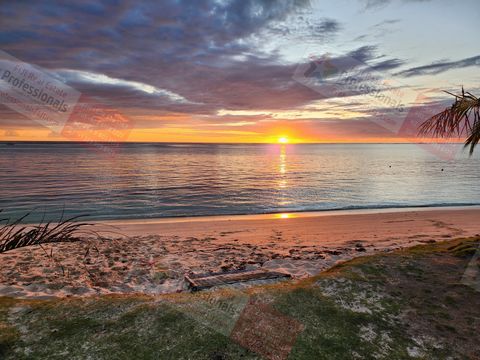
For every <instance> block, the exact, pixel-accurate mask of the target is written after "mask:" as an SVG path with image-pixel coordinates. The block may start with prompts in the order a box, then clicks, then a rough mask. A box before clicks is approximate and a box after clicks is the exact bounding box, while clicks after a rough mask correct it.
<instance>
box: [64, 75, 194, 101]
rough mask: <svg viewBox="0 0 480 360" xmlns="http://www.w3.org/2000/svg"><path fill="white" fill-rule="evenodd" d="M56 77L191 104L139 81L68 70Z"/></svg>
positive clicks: (73, 82)
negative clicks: (135, 91)
mask: <svg viewBox="0 0 480 360" xmlns="http://www.w3.org/2000/svg"><path fill="white" fill-rule="evenodd" d="M56 75H58V76H60V77H61V78H63V79H64V80H66V81H67V82H69V83H71V84H72V85H75V84H79V83H90V84H99V85H107V86H108V85H112V86H114V87H119V88H122V87H124V88H127V89H132V90H137V91H140V92H143V93H146V94H149V95H156V96H165V97H167V98H168V99H170V100H171V101H173V102H178V103H189V101H188V100H187V99H185V98H184V97H183V96H181V95H179V94H176V93H174V92H171V91H169V90H166V89H159V88H157V87H155V86H152V85H149V84H145V83H142V82H138V81H129V80H123V79H117V78H112V77H110V76H107V75H104V74H98V73H93V72H88V71H80V70H68V69H64V70H59V71H56Z"/></svg>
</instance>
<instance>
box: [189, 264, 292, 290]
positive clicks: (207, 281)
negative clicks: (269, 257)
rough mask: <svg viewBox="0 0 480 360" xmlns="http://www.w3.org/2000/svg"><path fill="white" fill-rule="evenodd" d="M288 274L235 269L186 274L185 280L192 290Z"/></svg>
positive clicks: (288, 275)
mask: <svg viewBox="0 0 480 360" xmlns="http://www.w3.org/2000/svg"><path fill="white" fill-rule="evenodd" d="M289 277H290V274H285V273H282V272H278V271H268V270H265V269H255V270H237V271H229V272H222V273H213V274H212V273H210V274H187V275H185V280H186V281H187V282H188V284H189V286H190V289H192V291H198V290H203V289H207V288H210V287H212V286H218V285H224V284H233V283H237V282H244V281H250V280H266V279H277V278H289Z"/></svg>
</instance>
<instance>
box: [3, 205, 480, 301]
mask: <svg viewBox="0 0 480 360" xmlns="http://www.w3.org/2000/svg"><path fill="white" fill-rule="evenodd" d="M402 210H403V211H400V209H398V210H396V211H382V212H378V211H377V212H368V213H367V212H365V211H362V213H359V212H358V211H357V212H355V213H352V212H351V211H349V212H348V213H339V212H335V214H326V213H325V212H322V213H321V214H317V213H316V214H312V213H310V214H304V216H291V217H289V216H287V217H282V216H276V217H273V216H272V215H271V214H269V215H260V216H257V215H250V216H246V217H245V216H235V217H233V219H232V217H225V218H213V217H208V218H203V219H202V218H195V220H191V221H182V222H179V221H166V220H165V219H161V220H160V221H158V220H156V221H151V220H149V219H148V220H145V221H142V220H140V221H138V220H136V221H114V222H112V221H110V222H97V223H96V228H95V230H96V231H99V232H100V233H101V232H102V231H105V234H109V235H108V236H109V237H108V238H105V239H97V240H92V241H86V242H81V243H66V244H65V243H64V244H56V245H47V246H44V249H41V248H39V247H31V248H23V249H17V250H13V251H10V252H6V253H4V254H1V255H0V257H1V259H2V261H1V262H0V264H1V265H0V267H1V271H0V295H4V296H12V297H19V298H24V297H25V298H49V297H68V296H90V295H98V294H118V293H120V294H128V293H142V294H149V295H156V294H164V293H173V292H180V291H186V290H187V288H186V283H185V280H184V275H185V274H187V273H212V272H213V273H216V272H227V271H232V270H233V271H235V270H244V269H246V270H254V269H264V270H271V271H278V272H283V273H287V274H289V275H291V276H292V278H293V279H302V278H306V277H310V276H313V275H316V274H318V273H320V272H322V271H324V270H326V269H328V268H330V267H332V266H334V265H336V264H338V263H339V262H344V261H347V260H350V259H352V258H355V257H359V256H363V255H371V254H375V253H380V252H389V251H392V250H396V249H401V248H406V247H410V246H414V245H418V244H425V243H433V242H438V241H442V240H448V239H454V238H459V237H470V236H475V235H477V234H478V233H480V226H479V225H478V219H479V218H480V208H478V207H477V208H472V207H467V208H461V209H452V208H442V209H438V208H435V209H432V208H428V209H425V208H421V209H416V210H410V211H405V210H404V209H402ZM112 226H114V227H115V228H114V229H115V232H116V233H115V234H113V233H112V229H113V228H112ZM109 232H110V233H109ZM44 250H45V251H44ZM50 252H51V253H50ZM232 286H235V285H230V287H232ZM239 286H240V285H239Z"/></svg>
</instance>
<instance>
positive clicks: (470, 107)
mask: <svg viewBox="0 0 480 360" xmlns="http://www.w3.org/2000/svg"><path fill="white" fill-rule="evenodd" d="M445 92H446V93H447V94H449V95H452V96H453V97H454V98H455V101H454V103H453V104H452V105H451V106H450V107H448V108H446V109H445V110H443V111H442V112H440V113H438V114H436V115H434V116H432V117H431V118H429V119H428V120H426V121H425V122H424V123H422V124H421V125H420V129H419V133H420V135H422V136H433V137H441V138H449V137H460V136H466V137H467V139H466V141H465V146H466V147H467V146H470V154H472V153H473V151H474V149H475V146H476V145H477V144H478V142H479V141H480V99H479V98H477V97H476V96H474V95H472V94H471V93H470V92H465V91H464V89H463V87H462V93H461V95H456V94H453V93H450V92H448V91H445Z"/></svg>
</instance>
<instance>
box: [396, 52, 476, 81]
mask: <svg viewBox="0 0 480 360" xmlns="http://www.w3.org/2000/svg"><path fill="white" fill-rule="evenodd" d="M468 66H480V55H478V56H473V57H469V58H466V59H462V60H458V61H443V62H436V63H433V64H429V65H423V66H417V67H413V68H410V69H407V70H404V71H401V72H399V73H397V74H396V75H401V76H406V77H408V76H418V75H435V74H439V73H442V72H445V71H448V70H452V69H460V68H464V67H468Z"/></svg>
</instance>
